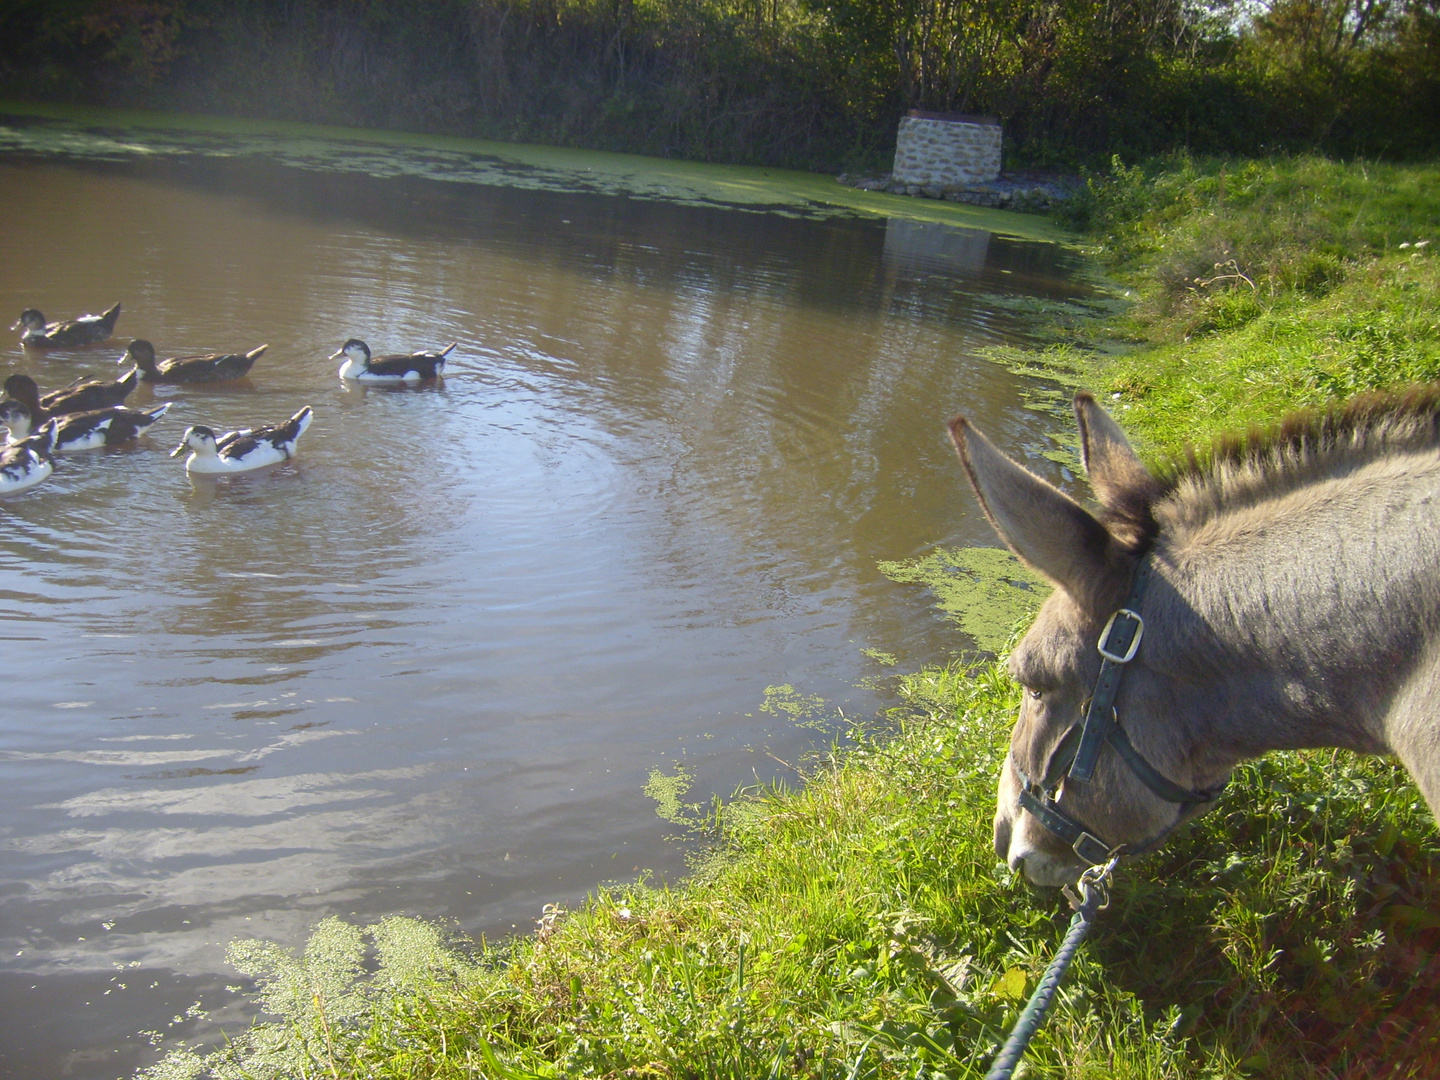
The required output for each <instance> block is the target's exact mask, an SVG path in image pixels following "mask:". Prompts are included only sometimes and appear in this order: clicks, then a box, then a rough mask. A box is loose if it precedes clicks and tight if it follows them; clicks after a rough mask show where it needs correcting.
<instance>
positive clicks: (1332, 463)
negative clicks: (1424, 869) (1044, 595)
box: [950, 384, 1440, 885]
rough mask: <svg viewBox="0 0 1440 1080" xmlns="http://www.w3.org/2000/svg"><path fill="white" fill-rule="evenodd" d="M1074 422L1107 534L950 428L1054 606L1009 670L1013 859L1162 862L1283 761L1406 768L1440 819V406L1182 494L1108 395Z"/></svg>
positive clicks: (1291, 450) (1231, 453) (1338, 417)
mask: <svg viewBox="0 0 1440 1080" xmlns="http://www.w3.org/2000/svg"><path fill="white" fill-rule="evenodd" d="M1075 417H1076V419H1077V421H1078V422H1079V426H1080V448H1081V455H1082V460H1083V462H1084V466H1085V471H1086V473H1087V474H1088V477H1089V480H1090V486H1091V489H1092V491H1093V492H1094V495H1095V498H1096V500H1097V502H1098V504H1099V509H1098V513H1096V514H1092V513H1090V512H1089V511H1087V510H1086V509H1085V508H1084V507H1082V506H1081V505H1080V504H1079V503H1077V502H1076V501H1075V500H1073V499H1071V498H1070V497H1069V496H1067V495H1065V494H1064V493H1063V492H1061V491H1059V490H1058V489H1056V488H1055V487H1053V486H1051V485H1050V484H1048V483H1046V482H1045V481H1044V480H1042V479H1041V478H1039V477H1037V476H1035V475H1034V474H1032V473H1030V472H1029V471H1027V470H1026V469H1024V468H1023V467H1021V466H1020V465H1018V464H1016V463H1015V462H1014V461H1012V460H1011V459H1010V458H1008V457H1006V456H1005V455H1004V454H1003V453H1001V452H1000V451H999V450H998V449H996V447H995V446H994V444H992V443H991V442H990V440H989V439H987V438H985V436H984V435H982V434H981V433H980V432H979V431H977V430H976V429H975V428H974V427H973V426H972V425H971V424H969V423H968V422H967V421H966V420H965V419H964V418H963V417H957V418H956V419H955V420H954V421H952V422H951V424H950V435H951V438H952V439H953V440H954V443H955V448H956V450H957V451H958V453H959V455H960V460H961V463H962V464H963V465H964V468H965V471H966V473H967V474H968V475H969V478H970V483H971V484H972V485H973V487H974V489H975V494H976V495H977V496H978V497H979V500H980V505H981V507H982V509H983V510H984V512H985V516H986V517H987V518H988V519H989V520H990V523H991V524H992V525H993V526H994V527H995V530H996V532H998V533H999V534H1000V537H1001V539H1003V540H1004V541H1005V543H1006V545H1008V546H1009V547H1010V549H1011V550H1012V551H1014V552H1015V554H1016V555H1018V556H1019V557H1020V558H1021V559H1022V560H1024V561H1025V562H1026V563H1028V564H1029V565H1030V566H1032V567H1034V568H1035V569H1036V570H1038V571H1039V572H1040V573H1041V574H1043V575H1044V576H1045V577H1046V578H1048V579H1049V580H1050V581H1051V582H1053V583H1054V585H1055V591H1054V592H1053V593H1052V594H1051V595H1050V597H1049V598H1048V599H1047V600H1046V601H1045V603H1044V605H1043V606H1042V607H1041V609H1040V612H1039V614H1038V615H1037V616H1036V619H1035V623H1034V625H1033V626H1032V627H1031V628H1030V630H1029V632H1028V633H1027V634H1026V635H1025V637H1024V638H1023V639H1022V640H1021V641H1020V643H1019V645H1018V646H1016V648H1015V649H1014V651H1013V652H1012V653H1011V654H1010V657H1009V669H1010V672H1011V674H1012V675H1013V676H1014V678H1015V679H1016V681H1017V682H1018V683H1019V684H1020V685H1021V687H1022V688H1023V691H1024V697H1023V704H1022V705H1021V708H1020V715H1019V718H1018V720H1017V721H1016V724H1015V728H1014V731H1013V732H1012V733H1011V737H1010V752H1009V755H1008V756H1007V758H1006V761H1005V765H1004V768H1003V770H1002V773H1001V777H1000V789H999V796H998V805H997V809H996V814H995V849H996V851H997V852H998V853H999V855H1000V857H1001V858H1002V859H1005V860H1006V861H1007V862H1008V863H1009V865H1010V866H1011V867H1012V868H1013V869H1016V870H1021V869H1023V871H1024V873H1025V875H1026V876H1027V877H1028V878H1029V879H1030V880H1031V881H1033V882H1035V883H1036V884H1040V885H1060V884H1064V883H1066V882H1070V881H1073V880H1074V879H1075V877H1076V875H1077V874H1078V873H1079V872H1080V871H1081V870H1082V869H1083V868H1084V867H1085V866H1086V865H1093V864H1097V863H1100V862H1104V861H1105V860H1106V859H1107V858H1108V857H1109V856H1111V855H1113V854H1127V853H1128V854H1137V853H1140V852H1143V851H1145V850H1148V849H1150V848H1152V847H1154V846H1156V845H1157V844H1159V843H1160V842H1161V841H1162V840H1163V839H1164V838H1165V837H1166V836H1167V835H1168V834H1169V833H1170V832H1171V831H1173V830H1174V829H1175V828H1176V827H1178V826H1179V825H1181V824H1183V823H1184V822H1186V821H1188V820H1191V819H1192V818H1194V817H1197V816H1199V815H1200V814H1203V813H1204V812H1206V811H1207V810H1208V809H1210V808H1212V807H1213V806H1214V805H1215V800H1216V798H1217V797H1218V796H1219V793H1220V789H1221V788H1222V787H1223V786H1224V784H1225V782H1226V780H1227V779H1228V778H1229V775H1230V772H1231V770H1232V769H1233V768H1234V767H1235V765H1236V764H1238V763H1239V762H1241V761H1244V760H1246V759H1248V758H1253V757H1257V756H1259V755H1260V754H1263V753H1265V752H1266V751H1268V750H1292V749H1301V748H1305V747H1320V746H1332V747H1341V748H1344V749H1347V750H1353V751H1357V752H1360V753H1368V754H1394V755H1396V756H1397V757H1398V758H1399V759H1400V761H1401V762H1402V763H1403V764H1404V766H1405V768H1406V769H1408V770H1409V772H1410V775H1411V776H1412V777H1414V779H1415V782H1416V783H1417V784H1418V785H1419V787H1420V790H1421V791H1422V792H1423V793H1424V796H1425V799H1426V801H1427V802H1428V803H1429V806H1430V810H1431V812H1432V813H1434V814H1436V815H1437V817H1440V384H1436V385H1432V386H1427V387H1416V388H1413V389H1411V390H1409V391H1407V392H1405V393H1403V394H1399V395H1391V396H1388V397H1386V396H1379V395H1374V396H1369V397H1364V398H1357V399H1355V400H1354V401H1352V402H1351V403H1349V404H1348V405H1347V406H1345V407H1343V408H1340V409H1337V410H1334V411H1332V412H1329V413H1325V414H1300V415H1297V416H1294V417H1291V418H1289V419H1288V420H1286V421H1285V422H1284V423H1283V424H1282V425H1281V426H1280V427H1278V428H1277V429H1275V430H1274V431H1271V432H1269V433H1262V432H1260V431H1258V430H1253V431H1251V432H1250V433H1249V435H1248V436H1246V437H1243V438H1239V437H1232V438H1228V439H1222V440H1218V441H1217V442H1216V443H1215V445H1214V446H1213V447H1212V450H1211V453H1210V455H1209V456H1208V458H1205V459H1203V460H1202V459H1201V458H1199V457H1197V455H1195V454H1194V453H1193V452H1192V453H1191V454H1190V456H1189V459H1188V461H1187V462H1186V463H1184V464H1180V465H1177V466H1174V467H1172V468H1171V469H1170V470H1169V472H1167V473H1165V474H1164V475H1159V476H1157V475H1156V474H1154V473H1152V472H1151V471H1150V470H1148V469H1147V468H1146V467H1145V466H1144V465H1143V464H1142V463H1141V461H1140V459H1139V457H1137V456H1136V454H1135V451H1134V450H1133V449H1131V447H1130V444H1129V442H1128V441H1127V440H1126V438H1125V434H1124V432H1123V431H1122V430H1121V429H1120V426H1119V425H1118V424H1117V423H1116V422H1115V421H1114V420H1113V419H1112V418H1111V417H1110V416H1109V415H1108V414H1107V413H1106V412H1105V411H1104V410H1103V409H1101V408H1100V407H1099V406H1098V405H1097V404H1096V403H1095V400H1094V399H1093V398H1092V397H1091V396H1090V395H1089V394H1084V393H1082V394H1080V395H1078V396H1077V397H1076V398H1075ZM1097 647H1098V648H1097ZM1100 649H1103V655H1102V652H1101V651H1098V650H1100Z"/></svg>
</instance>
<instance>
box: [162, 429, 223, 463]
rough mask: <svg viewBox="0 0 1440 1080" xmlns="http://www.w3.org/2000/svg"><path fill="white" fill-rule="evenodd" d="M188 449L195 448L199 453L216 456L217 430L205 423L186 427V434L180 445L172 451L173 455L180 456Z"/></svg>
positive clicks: (171, 454)
mask: <svg viewBox="0 0 1440 1080" xmlns="http://www.w3.org/2000/svg"><path fill="white" fill-rule="evenodd" d="M186 450H193V451H195V453H197V454H205V455H207V456H214V454H215V432H214V430H213V429H212V428H208V427H206V426H205V425H204V424H195V425H192V426H191V427H188V428H186V429H185V434H184V435H183V436H182V437H181V439H180V445H179V446H177V447H175V449H174V450H171V451H170V456H171V457H179V456H180V455H181V454H183V453H184V452H185V451H186Z"/></svg>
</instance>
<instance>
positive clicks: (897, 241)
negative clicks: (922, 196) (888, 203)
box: [885, 218, 990, 274]
mask: <svg viewBox="0 0 1440 1080" xmlns="http://www.w3.org/2000/svg"><path fill="white" fill-rule="evenodd" d="M989 250H990V234H989V233H988V232H985V231H984V230H982V229H955V228H951V227H950V226H949V225H932V224H930V223H929V222H927V221H907V220H906V219H904V218H891V219H890V220H889V221H887V222H886V223H885V257H886V258H887V259H894V260H896V261H898V262H901V263H908V264H913V265H920V266H932V267H937V268H943V269H944V270H946V271H948V272H950V273H957V274H979V273H981V272H982V271H983V270H984V269H985V256H986V254H988V252H989Z"/></svg>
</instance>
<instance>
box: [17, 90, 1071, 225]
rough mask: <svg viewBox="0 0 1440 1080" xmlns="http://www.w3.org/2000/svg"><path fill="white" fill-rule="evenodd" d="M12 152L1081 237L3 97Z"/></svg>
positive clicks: (934, 209) (440, 141)
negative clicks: (230, 162) (212, 163)
mask: <svg viewBox="0 0 1440 1080" xmlns="http://www.w3.org/2000/svg"><path fill="white" fill-rule="evenodd" d="M0 153H15V154H40V155H44V156H59V157H72V158H81V159H87V160H100V161H126V160H133V159H136V158H166V157H170V158H175V157H258V158H267V159H270V160H273V161H277V162H279V163H280V164H282V165H286V166H289V167H292V168H299V169H309V170H315V171H321V172H357V173H364V174H366V175H369V176H375V177H395V176H411V177H418V178H421V179H427V180H436V181H444V182H451V183H469V184H480V185H489V186H499V187H512V188H522V189H528V190H534V191H555V192H570V193H593V194H601V195H622V196H626V197H628V198H634V199H654V200H662V201H665V202H673V203H679V204H682V205H688V206H710V207H723V208H725V209H732V210H746V211H756V212H762V213H767V214H778V215H781V216H785V217H800V218H836V217H852V218H853V217H862V218H877V217H878V218H904V219H908V220H912V221H924V222H930V223H933V224H939V225H951V226H955V227H957V228H968V229H983V230H985V231H987V232H992V233H996V234H998V235H1002V236H1012V237H1016V238H1019V239H1023V240H1038V241H1048V242H1066V241H1069V240H1071V239H1072V237H1070V236H1069V234H1067V233H1065V232H1063V231H1062V230H1061V229H1060V228H1058V227H1057V226H1056V225H1054V224H1053V223H1052V222H1051V221H1050V220H1049V219H1048V218H1045V217H1041V216H1039V215H1036V214H1020V213H1013V212H1011V211H1006V210H991V209H987V208H984V207H978V206H969V205H966V204H964V203H951V202H944V201H940V200H935V199H920V198H911V197H909V196H906V195H891V194H887V193H885V192H878V191H861V190H859V189H857V188H851V187H846V186H844V185H843V184H840V183H838V182H836V180H835V179H834V178H833V177H830V176H825V175H821V174H819V173H808V172H799V171H797V170H793V169H774V168H765V167H758V166H748V165H714V164H709V163H706V162H695V161H676V160H671V159H667V158H652V157H642V156H640V155H637V154H617V153H611V152H608V151H600V150H577V149H572V148H569V147H555V146H536V145H531V144H523V143H502V142H493V141H489V140H484V139H471V138H462V137H458V136H449V135H423V134H416V133H413V132H402V131H381V130H375V129H364V128H344V127H334V126H330V125H325V124H309V123H296V122H292V121H273V120H246V119H238V118H235V117H219V116H203V115H192V114H183V113H165V112H154V111H149V110H143V109H111V108H99V107H89V106H86V107H81V106H73V105H54V104H45V105H40V104H35V103H30V102H17V101H0Z"/></svg>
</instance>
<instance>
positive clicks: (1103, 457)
mask: <svg viewBox="0 0 1440 1080" xmlns="http://www.w3.org/2000/svg"><path fill="white" fill-rule="evenodd" d="M1075 420H1076V422H1077V423H1078V424H1079V425H1080V459H1081V461H1082V462H1084V464H1085V472H1086V474H1087V475H1088V476H1089V477H1090V489H1091V490H1092V491H1094V492H1095V498H1096V499H1098V500H1099V501H1100V505H1101V506H1102V507H1104V508H1105V514H1104V519H1105V525H1106V527H1107V528H1108V529H1109V530H1110V532H1111V534H1112V535H1113V536H1114V537H1115V539H1117V540H1119V541H1120V542H1121V543H1122V544H1124V545H1125V546H1126V547H1128V548H1130V549H1131V550H1138V549H1140V548H1142V547H1144V546H1145V544H1146V542H1147V541H1148V540H1150V539H1151V538H1152V537H1154V535H1155V533H1156V531H1157V526H1156V524H1155V516H1154V514H1153V513H1152V511H1151V509H1150V507H1151V506H1152V505H1153V504H1154V503H1155V502H1156V500H1158V499H1159V498H1161V497H1162V496H1163V495H1164V489H1163V485H1162V484H1161V483H1160V481H1159V480H1157V479H1155V477H1154V476H1153V475H1152V474H1151V472H1150V470H1149V469H1147V468H1145V466H1144V464H1143V463H1142V462H1141V461H1140V458H1139V457H1137V456H1136V454H1135V451H1134V450H1133V449H1131V447H1130V441H1129V440H1128V439H1126V438H1125V432H1123V431H1121V430H1120V425H1119V424H1117V423H1116V422H1115V421H1114V420H1113V419H1112V418H1111V416H1110V414H1109V413H1107V412H1106V411H1105V410H1104V409H1102V408H1100V406H1099V405H1097V404H1095V399H1094V398H1093V397H1091V396H1090V395H1089V394H1086V393H1083V392H1082V393H1079V394H1076V395H1075Z"/></svg>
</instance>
